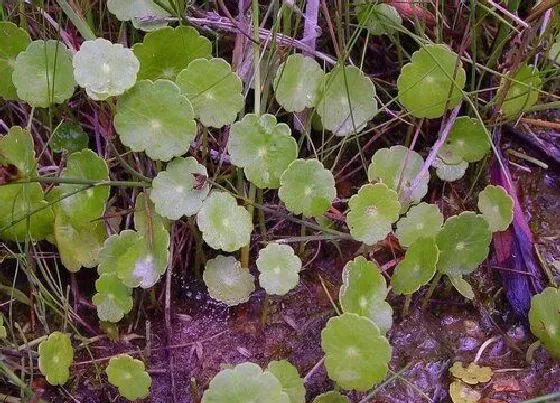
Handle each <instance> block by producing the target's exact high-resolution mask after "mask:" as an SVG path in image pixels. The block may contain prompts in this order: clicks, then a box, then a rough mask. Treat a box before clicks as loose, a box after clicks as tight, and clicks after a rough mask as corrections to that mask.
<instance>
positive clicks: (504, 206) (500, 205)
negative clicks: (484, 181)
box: [478, 185, 513, 232]
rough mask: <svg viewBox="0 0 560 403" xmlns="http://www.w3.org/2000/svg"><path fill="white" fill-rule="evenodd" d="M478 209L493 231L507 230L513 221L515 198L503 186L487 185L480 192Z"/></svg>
mask: <svg viewBox="0 0 560 403" xmlns="http://www.w3.org/2000/svg"><path fill="white" fill-rule="evenodd" d="M478 209H479V210H480V212H481V213H482V217H483V218H484V219H485V220H486V221H487V222H488V225H489V226H490V231H492V232H496V231H505V230H506V229H508V227H509V225H510V224H511V222H512V221H513V199H512V197H511V196H510V195H509V194H508V192H506V190H505V189H504V188H503V187H501V186H495V185H488V186H486V187H485V188H484V190H483V191H482V192H480V193H479V194H478Z"/></svg>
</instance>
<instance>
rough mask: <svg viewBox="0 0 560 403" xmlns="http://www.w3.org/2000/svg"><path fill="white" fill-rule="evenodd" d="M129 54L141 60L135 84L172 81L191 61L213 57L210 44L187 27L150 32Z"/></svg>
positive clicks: (191, 28) (181, 26)
mask: <svg viewBox="0 0 560 403" xmlns="http://www.w3.org/2000/svg"><path fill="white" fill-rule="evenodd" d="M132 50H133V51H134V53H135V54H136V57H138V60H140V71H139V72H138V80H158V79H167V80H175V78H176V77H177V74H179V72H180V71H182V70H183V69H186V68H187V67H188V65H189V63H190V62H192V61H193V60H195V59H209V58H210V57H212V44H211V43H210V41H209V40H208V39H206V38H205V37H204V36H202V35H200V34H199V33H198V32H197V31H196V29H194V28H193V27H188V26H186V25H180V26H178V27H175V28H171V27H165V28H162V29H159V30H157V31H154V32H150V33H148V34H147V35H146V36H145V37H144V42H142V43H137V44H135V45H134V46H133V47H132Z"/></svg>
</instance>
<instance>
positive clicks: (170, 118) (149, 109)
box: [115, 80, 196, 161]
mask: <svg viewBox="0 0 560 403" xmlns="http://www.w3.org/2000/svg"><path fill="white" fill-rule="evenodd" d="M115 129H116V130H117V133H118V134H119V137H120V139H121V142H122V143H123V144H124V145H126V146H128V147H130V148H131V149H132V151H136V152H140V151H144V152H145V153H146V154H147V155H148V156H149V157H151V158H153V159H158V160H162V161H169V160H170V159H171V158H173V157H177V156H180V155H183V154H185V153H186V152H187V151H188V149H189V146H190V144H191V142H192V141H193V140H194V137H195V134H196V123H195V121H194V112H193V109H192V106H191V103H190V101H189V100H188V99H187V98H186V97H185V96H184V95H183V94H182V93H181V89H180V88H179V87H178V86H177V85H176V84H175V83H173V82H172V81H169V80H157V81H149V80H142V81H138V82H137V83H136V85H135V86H134V87H133V88H132V89H130V90H129V91H127V92H126V93H125V94H124V95H123V96H122V97H121V98H120V99H119V103H118V105H117V114H116V116H115Z"/></svg>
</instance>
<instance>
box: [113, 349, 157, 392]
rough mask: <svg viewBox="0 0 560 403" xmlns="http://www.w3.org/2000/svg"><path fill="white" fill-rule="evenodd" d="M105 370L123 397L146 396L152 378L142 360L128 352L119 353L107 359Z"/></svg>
mask: <svg viewBox="0 0 560 403" xmlns="http://www.w3.org/2000/svg"><path fill="white" fill-rule="evenodd" d="M105 371H106V372H107V378H108V379H109V382H110V383H111V385H114V386H116V387H117V388H118V389H119V393H120V394H121V396H123V397H124V398H126V399H128V400H136V399H144V398H146V397H148V394H149V392H150V386H151V384H152V378H150V375H148V373H147V372H146V367H145V366H144V363H143V362H142V361H140V360H136V359H134V358H132V357H131V356H130V355H128V354H119V355H118V356H116V357H113V358H111V359H110V360H109V365H108V366H107V369H106V370H105Z"/></svg>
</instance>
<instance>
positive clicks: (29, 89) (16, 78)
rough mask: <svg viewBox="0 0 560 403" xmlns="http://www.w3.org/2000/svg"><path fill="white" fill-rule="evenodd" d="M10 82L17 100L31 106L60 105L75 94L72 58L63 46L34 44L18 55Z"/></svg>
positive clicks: (48, 43)
mask: <svg viewBox="0 0 560 403" xmlns="http://www.w3.org/2000/svg"><path fill="white" fill-rule="evenodd" d="M12 80H13V83H14V86H15V87H16V89H17V95H18V97H19V98H21V99H22V100H24V101H25V102H27V103H28V104H29V105H31V106H34V107H36V108H48V107H49V106H51V105H52V104H55V103H56V104H59V103H62V102H64V101H66V100H67V99H69V98H70V97H71V96H72V94H74V86H75V84H76V83H75V82H74V76H73V70H72V54H71V53H70V51H69V50H68V49H67V48H66V45H64V44H63V43H62V42H58V41H53V40H50V41H46V42H45V41H33V42H31V43H30V44H29V46H27V48H26V49H25V51H23V52H21V53H20V54H18V56H17V58H16V61H15V63H14V72H13V74H12Z"/></svg>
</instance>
